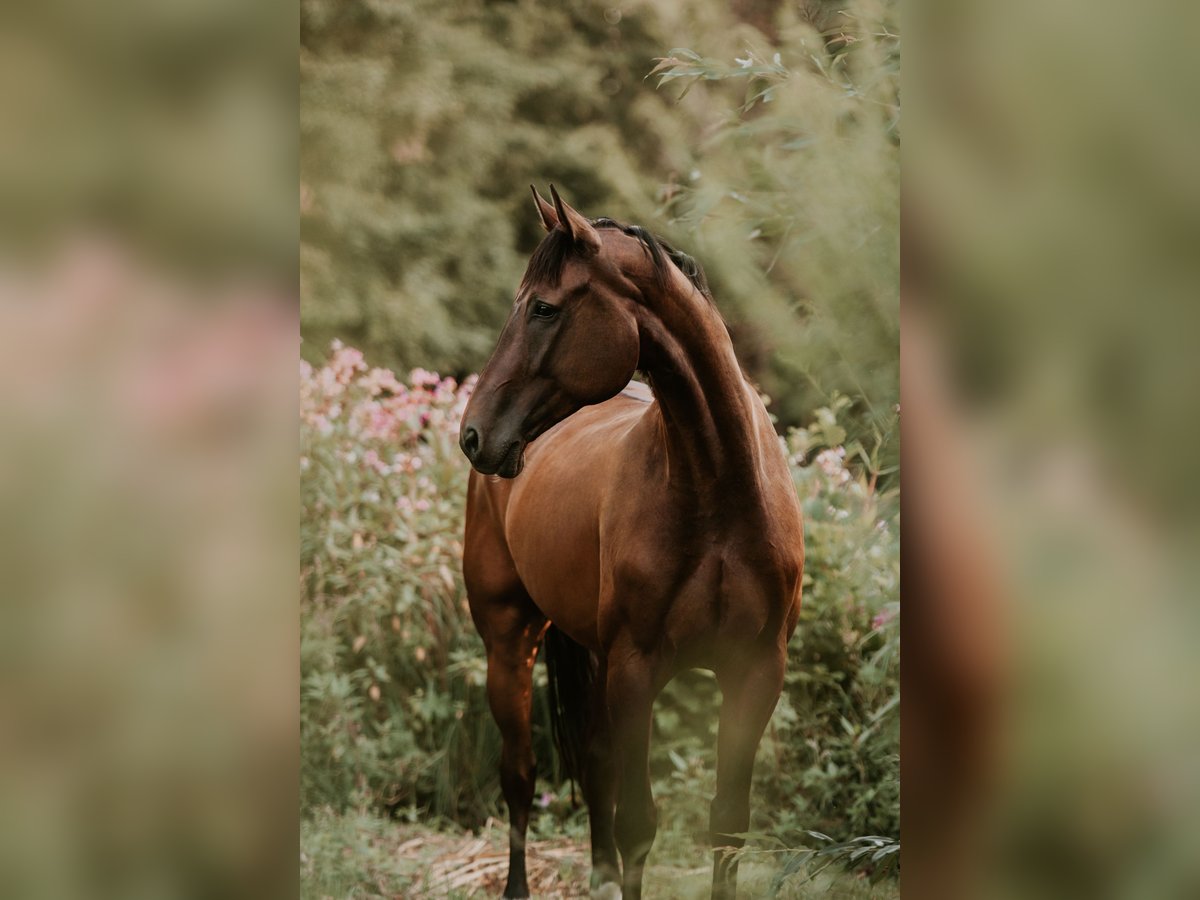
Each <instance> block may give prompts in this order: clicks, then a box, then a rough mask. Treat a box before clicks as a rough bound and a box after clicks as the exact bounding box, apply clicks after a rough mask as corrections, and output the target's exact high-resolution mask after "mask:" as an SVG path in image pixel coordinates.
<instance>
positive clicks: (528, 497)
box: [461, 187, 804, 900]
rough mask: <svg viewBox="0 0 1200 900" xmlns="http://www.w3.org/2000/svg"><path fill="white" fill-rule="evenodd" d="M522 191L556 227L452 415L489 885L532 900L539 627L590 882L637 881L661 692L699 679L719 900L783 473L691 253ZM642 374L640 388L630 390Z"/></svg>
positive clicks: (764, 639) (777, 605)
mask: <svg viewBox="0 0 1200 900" xmlns="http://www.w3.org/2000/svg"><path fill="white" fill-rule="evenodd" d="M533 195H534V199H535V201H536V203H537V209H538V214H539V216H540V217H541V221H542V225H543V226H544V227H545V229H546V231H547V232H549V233H548V234H547V236H546V237H545V238H544V239H543V241H542V243H541V244H540V245H539V246H538V248H537V250H536V251H535V252H534V254H533V256H532V257H531V259H530V261H529V265H528V269H527V270H526V273H525V277H524V279H523V281H522V283H521V286H520V288H519V289H518V291H517V296H516V301H515V302H514V304H513V308H512V311H511V313H510V314H509V317H508V321H507V323H506V324H505V326H504V330H503V331H502V332H501V334H500V340H499V343H498V345H497V347H496V350H495V352H494V353H493V354H492V358H491V360H490V361H489V362H488V364H487V366H486V367H485V368H484V370H483V373H482V374H481V375H480V378H479V383H478V385H477V386H476V388H475V393H474V395H473V396H472V398H471V402H470V404H469V405H468V407H467V410H466V413H465V414H464V416H463V424H462V430H461V445H462V449H463V452H464V453H466V455H467V457H468V458H469V459H470V460H471V464H472V466H473V467H474V469H475V471H474V472H472V473H471V480H470V487H469V493H468V497H467V523H466V542H465V549H464V553H463V574H464V577H465V581H466V586H467V592H468V595H469V598H470V605H471V613H472V616H473V618H474V620H475V625H476V627H477V628H478V629H479V633H480V635H482V637H483V641H484V645H485V646H486V648H487V658H488V680H487V690H488V700H489V702H490V704H491V709H492V713H493V715H494V716H495V718H496V722H497V723H498V725H499V726H500V731H501V734H502V736H503V752H502V756H501V762H500V777H501V784H502V787H503V791H504V798H505V801H506V802H507V804H508V810H509V820H510V825H511V828H510V832H509V839H510V860H509V873H508V885H507V888H506V889H505V893H504V896H505V897H526V896H528V887H527V884H526V877H525V831H526V826H527V824H528V822H529V810H530V805H531V803H532V800H533V790H534V758H533V751H532V745H531V738H530V699H531V692H532V670H533V664H534V659H535V657H536V655H537V650H538V646H539V643H540V642H541V641H542V639H543V636H545V647H546V656H547V662H548V665H549V666H550V671H551V687H552V689H553V692H554V693H555V694H556V695H557V696H556V697H555V698H554V700H553V702H554V709H555V712H556V713H557V717H556V721H555V730H556V737H557V738H558V743H559V746H560V750H562V751H563V755H564V757H565V759H564V762H566V763H567V764H568V767H569V768H570V767H571V766H574V767H576V769H577V771H578V775H579V779H580V783H581V786H582V789H583V795H584V799H585V800H586V802H587V805H588V815H589V820H590V824H591V837H592V867H593V871H592V889H593V896H600V897H616V896H623V897H624V898H626V900H630V898H636V897H640V896H641V889H642V870H643V867H644V864H645V860H646V856H647V854H648V853H649V851H650V846H651V844H652V843H653V841H654V835H655V832H656V830H657V819H658V815H657V811H656V809H655V805H654V800H653V798H652V796H651V793H650V776H649V768H648V763H647V758H648V753H649V744H650V730H651V715H652V707H653V704H654V699H655V697H656V696H657V695H658V693H659V691H660V690H661V689H662V687H663V686H664V685H665V684H666V683H667V682H668V681H670V680H671V678H672V677H673V676H674V675H675V674H676V673H678V672H679V671H681V670H683V669H688V668H706V669H711V670H712V671H713V672H714V673H715V674H716V677H717V681H718V684H719V685H720V688H721V692H722V695H723V701H722V704H721V712H720V732H719V737H718V743H717V748H718V753H717V793H716V796H715V797H714V798H713V801H712V805H711V818H710V826H711V830H712V834H713V840H714V847H715V852H714V871H713V896H714V897H719V898H733V897H734V896H735V894H736V890H737V864H736V861H735V860H733V859H730V858H729V857H728V854H727V852H726V850H727V849H728V848H731V847H737V846H740V845H741V843H742V842H741V840H740V839H738V838H737V837H736V836H735V835H737V834H738V833H740V832H744V831H746V830H747V828H748V827H749V821H750V777H751V770H752V768H753V765H754V756H755V753H756V751H757V749H758V744H759V741H760V739H761V737H762V733H763V730H764V728H765V727H766V725H767V721H768V719H770V717H771V713H772V711H773V710H774V708H775V704H776V701H777V700H778V698H779V693H780V690H781V687H782V683H783V673H784V665H785V661H786V647H787V642H788V638H789V637H790V636H791V634H792V632H793V630H794V629H795V626H796V619H797V616H798V615H799V609H800V579H801V570H802V567H803V562H804V549H803V543H804V540H803V531H802V527H801V521H800V508H799V504H798V502H797V500H796V493H795V489H794V487H793V484H792V480H791V476H790V474H789V471H788V467H787V462H786V460H785V458H784V454H783V451H782V449H781V447H780V443H779V439H778V438H777V436H776V435H775V432H774V430H773V429H772V427H771V422H770V419H769V418H768V416H767V411H766V408H765V407H764V406H763V403H762V401H761V400H760V399H759V396H758V394H757V392H756V391H755V390H754V389H753V387H752V386H751V385H750V384H749V383H748V382H747V380H746V378H745V377H744V376H743V374H742V371H741V368H740V367H739V366H738V362H737V359H736V357H735V356H734V352H733V346H732V344H731V342H730V339H729V333H728V331H727V329H726V327H725V323H724V321H723V320H722V318H721V316H720V314H719V313H718V312H717V310H716V307H715V306H714V305H713V303H712V299H711V297H710V295H709V292H708V288H707V285H706V284H705V281H704V275H703V273H702V272H701V271H700V268H699V267H698V266H697V265H696V264H695V262H694V261H692V260H691V259H690V258H688V257H687V256H685V255H684V254H682V253H679V252H678V251H675V250H673V249H672V248H670V247H669V246H667V245H666V244H665V243H663V242H662V241H661V240H659V239H657V238H655V237H653V236H652V235H650V234H649V233H647V232H645V231H643V230H642V229H640V228H635V227H631V226H624V225H619V224H618V223H616V222H613V221H611V220H608V219H597V220H594V221H591V220H588V219H586V218H585V217H583V216H582V215H580V214H579V213H578V212H576V211H575V210H574V209H572V208H571V207H570V206H568V205H567V204H566V203H564V202H563V201H562V199H561V198H560V197H559V196H558V193H557V191H555V190H554V188H553V187H551V195H552V197H553V200H554V203H553V205H551V204H550V203H547V202H546V201H545V200H544V199H542V198H541V197H540V196H539V195H538V193H537V191H536V190H535V191H534V192H533ZM637 371H641V372H643V373H644V374H645V376H646V377H647V379H648V380H649V382H650V385H651V390H652V391H653V395H652V396H651V391H650V390H647V389H646V388H645V387H644V386H642V385H639V384H630V379H631V378H632V376H633V375H634V373H635V372H637ZM539 436H540V437H539ZM535 438H537V442H536V443H534V439H535ZM495 476H499V477H495ZM518 476H519V477H518ZM618 851H620V860H621V863H622V864H623V871H622V868H621V866H619V865H618V860H617V852H618ZM618 885H619V889H618Z"/></svg>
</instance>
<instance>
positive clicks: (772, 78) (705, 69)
mask: <svg viewBox="0 0 1200 900" xmlns="http://www.w3.org/2000/svg"><path fill="white" fill-rule="evenodd" d="M837 5H838V6H843V7H845V9H843V10H841V11H840V12H837V13H836V14H834V13H832V12H829V13H827V14H826V15H824V16H822V17H819V18H820V20H821V21H823V22H828V24H829V25H830V26H831V27H830V30H827V31H825V32H824V33H818V32H817V31H816V30H815V29H814V27H813V26H812V24H811V23H810V22H809V21H808V20H806V19H796V20H795V21H791V22H787V23H785V27H783V28H782V29H781V33H780V39H779V42H778V43H777V44H775V45H772V46H769V47H768V46H765V42H763V41H762V40H759V41H749V42H747V43H746V44H745V45H743V46H742V47H740V48H738V51H739V52H736V53H730V52H728V51H727V52H726V55H725V56H724V57H722V58H719V59H718V58H714V57H711V56H710V57H702V56H701V55H699V54H697V53H695V52H693V51H692V50H688V49H685V48H677V49H674V50H671V51H670V52H669V53H668V55H667V56H666V57H663V58H660V59H659V60H658V63H657V65H656V66H655V67H654V74H655V77H656V78H657V80H658V83H659V86H660V88H661V89H662V90H664V91H666V92H669V93H672V94H675V95H681V94H684V95H686V94H688V93H689V92H690V91H691V90H692V88H693V87H694V86H696V85H704V86H711V85H725V86H727V87H729V88H731V89H733V90H735V91H736V92H737V93H736V94H734V95H733V96H728V102H729V105H730V107H731V111H730V112H729V114H728V115H727V116H726V117H725V118H724V119H723V120H722V121H721V122H720V124H719V125H718V127H716V128H714V129H713V130H711V131H710V133H709V135H708V137H707V139H706V140H705V141H704V142H703V143H702V144H701V145H700V147H699V149H698V152H697V160H696V163H695V168H694V169H693V170H692V172H691V173H690V176H689V177H688V178H687V179H686V180H684V181H683V182H682V183H681V184H679V185H677V186H673V188H674V189H673V190H671V191H670V193H669V196H668V199H667V204H666V207H667V210H668V211H669V213H670V214H671V215H673V216H674V217H675V218H676V220H677V221H678V222H679V223H680V224H682V225H685V226H686V227H688V228H689V229H690V230H691V232H692V234H693V240H694V241H695V242H697V243H698V245H699V246H697V247H696V253H697V255H699V256H700V258H702V259H703V260H704V261H705V263H706V264H708V265H709V266H710V267H712V268H714V269H715V270H716V271H717V272H719V273H720V277H721V278H722V279H724V280H725V287H726V288H727V291H726V292H725V293H723V294H721V295H720V296H721V298H722V300H726V298H727V304H728V306H729V308H730V310H731V314H732V316H733V318H734V319H735V323H741V324H742V326H743V328H744V327H745V326H747V325H748V326H750V331H751V334H750V335H747V334H745V333H744V332H743V333H742V342H741V343H742V344H743V345H744V346H740V347H739V350H740V355H741V356H742V357H743V358H744V359H747V360H748V361H749V362H750V363H751V371H753V372H754V373H755V375H756V377H757V378H758V379H759V380H760V381H761V383H762V384H763V386H764V388H765V389H766V391H767V392H768V393H769V394H771V395H772V396H774V397H775V398H776V412H777V414H778V415H779V416H780V419H781V420H782V421H784V422H789V423H795V422H800V421H804V420H806V419H807V418H808V417H809V415H810V414H811V412H810V411H811V410H812V409H813V408H814V407H816V406H819V405H821V404H822V403H825V402H828V401H829V400H830V399H831V398H832V396H833V395H834V394H835V393H839V392H840V393H842V394H846V395H850V396H852V397H854V398H855V403H856V416H855V417H854V418H853V419H851V420H850V421H849V427H851V430H852V431H853V433H854V435H855V436H857V437H862V436H865V435H868V434H870V433H871V432H872V431H873V430H877V429H878V428H880V427H881V426H882V425H883V423H884V422H885V421H886V420H887V419H888V418H889V417H890V415H891V410H892V407H893V406H894V405H895V403H896V402H897V401H898V399H899V372H898V370H897V367H896V365H895V358H896V348H897V346H898V345H899V337H900V330H899V329H900V326H899V288H900V136H899V130H900V104H899V91H900V75H899V47H900V41H899V37H898V35H897V33H896V29H897V22H896V18H897V11H896V8H895V4H893V3H890V2H858V3H845V4H837ZM710 52H711V51H710ZM700 89H704V88H700ZM709 89H710V90H711V88H709ZM735 333H736V329H735ZM767 336H769V339H768V337H767ZM748 351H749V352H748ZM847 418H848V417H847Z"/></svg>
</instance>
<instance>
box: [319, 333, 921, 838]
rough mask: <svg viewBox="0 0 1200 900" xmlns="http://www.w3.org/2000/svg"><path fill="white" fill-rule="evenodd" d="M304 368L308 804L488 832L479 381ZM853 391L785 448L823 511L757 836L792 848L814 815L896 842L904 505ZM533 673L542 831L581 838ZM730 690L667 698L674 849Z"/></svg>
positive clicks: (691, 824) (344, 354) (660, 790)
mask: <svg viewBox="0 0 1200 900" xmlns="http://www.w3.org/2000/svg"><path fill="white" fill-rule="evenodd" d="M301 376H302V378H301V382H302V384H301V417H302V418H301V453H302V456H301V474H302V477H301V484H302V496H303V503H304V508H303V515H302V518H301V588H302V600H301V604H302V607H301V609H302V645H301V677H302V697H301V723H302V765H303V768H302V782H301V784H302V804H303V807H304V808H305V809H306V810H309V811H313V810H316V809H321V808H325V807H329V808H332V809H333V810H347V809H359V810H375V811H376V812H382V811H387V812H390V813H391V814H393V815H396V816H398V817H400V818H403V819H407V820H409V821H416V820H421V821H431V820H432V821H437V820H444V821H454V822H457V823H459V824H461V825H466V826H469V827H475V826H478V825H479V824H480V823H481V822H482V821H483V820H484V819H486V817H487V816H489V815H500V814H501V813H502V804H501V799H500V792H499V787H498V779H497V760H498V733H497V731H496V728H495V725H494V724H493V723H492V720H491V716H490V714H489V712H488V709H487V703H486V698H485V696H484V689H483V685H484V676H485V663H484V658H483V652H482V646H481V642H480V640H479V638H478V636H477V635H476V633H475V630H474V627H473V625H472V623H471V621H470V616H469V615H468V612H467V607H466V602H465V596H464V593H463V588H462V582H461V576H460V574H459V567H460V560H461V553H462V546H461V540H460V537H459V536H460V535H461V533H462V515H463V500H464V497H465V488H466V475H467V466H466V463H465V461H464V460H463V459H462V457H461V454H460V453H459V451H458V448H457V444H456V439H457V425H458V421H459V418H460V416H461V412H462V408H463V406H464V405H465V403H466V399H467V396H468V394H469V391H470V387H471V383H470V381H468V382H467V383H466V384H465V385H462V386H460V385H457V384H455V383H454V382H452V381H450V380H449V379H440V378H439V377H438V376H436V375H433V374H431V373H429V372H426V371H424V370H416V371H414V372H413V374H412V377H411V379H410V383H409V384H401V383H400V382H399V381H397V380H396V379H395V378H394V376H392V374H391V373H390V372H388V371H386V370H383V369H371V370H368V368H367V367H366V365H365V363H364V362H363V359H362V356H361V354H359V353H358V352H357V351H356V350H352V349H349V348H346V347H341V346H337V347H335V349H334V352H333V354H332V356H331V359H330V362H329V363H328V365H326V366H325V367H322V368H320V369H312V368H311V367H309V366H308V365H307V364H302V372H301ZM845 405H846V402H845V401H844V400H840V399H839V400H837V401H836V402H835V403H834V405H833V406H831V407H830V408H823V409H821V410H819V411H818V414H817V418H816V421H815V422H814V424H813V425H812V426H811V427H810V428H808V429H806V430H799V429H798V430H794V431H793V432H792V433H791V435H790V436H789V439H788V442H787V447H788V452H789V454H790V459H791V462H792V470H793V474H794V477H795V482H796V489H797V492H798V494H799V496H800V498H801V500H802V503H803V507H804V514H805V518H806V553H807V561H806V576H805V593H804V604H803V608H802V615H801V621H800V626H799V628H798V629H797V633H796V635H795V638H794V639H793V642H792V645H791V648H790V664H789V668H788V674H787V680H786V685H785V691H784V696H783V698H782V699H781V701H780V704H779V706H778V708H777V710H776V713H775V716H774V718H773V720H772V722H771V725H770V727H769V729H768V732H767V736H766V738H765V739H764V742H763V745H762V748H761V749H760V751H759V757H758V766H757V770H756V781H755V792H756V793H755V800H754V810H755V812H754V820H753V822H752V828H754V829H755V831H756V832H761V833H763V834H770V835H773V836H774V837H775V839H783V840H785V841H788V842H789V843H788V846H796V845H797V842H799V841H800V839H801V838H802V837H803V835H804V833H805V832H806V831H807V830H813V829H819V830H820V831H822V832H828V833H832V834H837V835H859V834H875V835H890V836H893V837H894V836H895V835H897V834H898V826H899V821H898V817H899V782H898V760H899V757H898V753H899V714H898V713H899V710H898V699H899V693H898V692H899V680H898V670H899V629H898V620H897V612H898V596H899V540H898V524H899V523H898V515H899V509H898V508H899V504H898V500H897V497H896V495H895V493H894V492H889V493H883V494H881V493H880V492H879V491H877V490H876V487H875V480H876V479H875V474H874V473H873V472H871V471H870V469H869V468H867V467H865V466H864V465H862V463H861V461H860V462H859V463H857V464H854V465H852V466H850V467H847V464H846V463H847V458H848V457H850V458H854V457H855V456H856V454H855V452H854V451H850V452H848V451H847V450H846V448H845V447H844V446H842V445H840V444H837V443H836V442H834V440H833V439H836V438H839V437H841V436H843V432H842V430H841V426H840V424H839V421H838V416H839V413H840V412H844V410H845ZM870 458H871V454H867V453H863V454H861V456H860V460H861V459H870ZM536 673H537V690H536V691H535V696H536V701H535V704H536V705H535V720H536V727H535V741H536V752H537V756H538V759H539V766H540V770H539V771H540V774H541V776H542V777H543V779H544V783H545V787H544V788H543V789H540V790H539V799H538V801H537V805H536V807H535V811H534V812H535V815H534V822H533V828H534V833H535V834H538V833H543V834H561V833H563V832H564V831H565V832H568V833H573V834H576V835H578V836H580V837H582V836H584V835H585V834H586V829H585V823H584V821H583V815H582V810H578V809H572V806H571V803H570V799H569V798H570V789H569V787H568V786H567V785H565V784H564V783H563V781H562V779H561V778H560V777H559V775H558V773H557V771H556V768H555V762H554V755H553V751H552V749H551V742H550V740H549V729H548V727H547V719H546V710H545V706H544V703H545V696H544V695H545V691H544V683H545V675H544V669H543V667H541V666H539V667H538V668H537V670H536ZM718 702H719V697H718V693H717V690H716V685H715V682H714V680H713V678H712V676H711V675H710V674H708V673H703V672H694V673H686V674H685V675H683V676H681V677H680V678H679V679H677V680H676V681H675V682H674V683H673V684H672V685H670V686H669V687H668V689H667V690H666V691H665V692H664V694H663V696H662V698H661V699H660V701H659V703H658V706H657V707H656V716H655V734H654V751H653V757H652V766H653V774H654V779H655V791H656V795H657V796H658V798H659V799H660V801H661V803H662V805H663V807H664V816H663V824H664V832H663V834H662V838H661V841H660V845H661V846H660V851H661V852H662V853H664V854H667V855H668V856H670V855H671V854H674V853H676V852H679V853H685V852H694V850H695V846H696V841H695V835H696V834H698V833H703V832H705V831H706V830H707V827H708V802H709V799H710V798H711V796H712V793H713V770H714V762H715V737H716V734H715V726H716V711H717V708H718ZM685 848H686V849H685ZM826 849H828V848H826ZM832 857H833V854H831V853H826V854H825V855H824V856H820V857H819V858H820V860H822V861H826V862H827V861H829V860H830V859H831V858H832ZM855 861H856V862H857V861H858V860H855Z"/></svg>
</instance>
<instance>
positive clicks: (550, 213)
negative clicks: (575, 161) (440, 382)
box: [459, 186, 639, 478]
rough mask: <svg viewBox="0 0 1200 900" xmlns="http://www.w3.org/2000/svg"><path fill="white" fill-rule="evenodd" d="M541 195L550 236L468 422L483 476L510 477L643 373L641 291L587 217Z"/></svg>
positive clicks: (474, 461)
mask: <svg viewBox="0 0 1200 900" xmlns="http://www.w3.org/2000/svg"><path fill="white" fill-rule="evenodd" d="M550 193H551V196H552V197H553V199H554V203H553V205H551V204H550V203H547V202H546V201H545V200H544V199H542V198H541V197H540V196H539V195H538V193H537V191H536V190H534V191H533V197H534V200H535V202H536V204H537V210H538V215H539V217H540V218H541V221H542V226H543V227H544V228H545V229H546V231H547V232H548V234H547V235H546V237H545V238H544V239H543V240H542V243H541V244H540V245H539V246H538V248H537V250H535V251H534V253H533V256H532V257H531V258H530V260H529V266H528V268H527V269H526V271H525V277H524V279H522V281H521V286H520V288H519V289H518V290H517V296H516V300H515V302H514V303H513V307H512V311H511V312H510V313H509V316H508V321H507V322H506V323H505V325H504V330H503V331H502V332H501V333H500V340H499V342H498V343H497V345H496V349H495V351H493V353H492V358H491V359H490V360H489V361H488V364H487V365H486V366H485V367H484V369H483V372H482V373H481V374H480V376H479V382H478V383H477V384H476V386H475V392H474V394H473V395H472V397H471V402H470V403H469V404H468V405H467V409H466V412H465V413H464V414H463V421H462V430H461V433H460V438H459V444H460V446H461V447H462V450H463V453H465V454H466V455H467V458H468V459H470V460H471V465H473V466H474V467H475V469H476V470H478V471H479V472H481V473H483V474H485V475H491V474H499V475H501V476H503V477H505V478H512V477H513V476H514V475H516V474H517V473H518V472H520V471H521V467H522V465H523V457H524V450H525V445H526V444H528V443H529V442H530V441H532V440H533V439H534V438H536V437H537V436H538V435H539V434H541V433H542V432H544V431H546V430H547V429H548V428H550V427H551V426H553V425H556V424H558V423H559V422H561V421H562V420H563V419H565V418H566V417H567V416H569V415H571V414H572V413H573V412H575V411H576V410H578V409H580V408H581V407H583V406H587V405H589V404H592V403H600V402H601V401H604V400H607V399H608V398H610V397H612V396H615V395H616V394H617V393H618V392H619V391H620V390H621V389H622V388H623V387H625V385H626V384H627V383H628V382H629V379H630V378H631V377H632V376H633V373H634V371H635V370H636V368H637V365H638V355H639V346H638V344H639V338H638V322H637V317H636V311H635V306H634V303H633V298H634V297H636V296H637V288H636V287H635V285H634V283H633V281H631V280H630V278H629V276H628V275H627V274H625V271H624V270H623V267H622V266H621V265H620V264H619V259H618V256H619V255H620V254H621V252H622V249H621V248H619V247H617V246H616V245H617V242H616V241H615V240H612V241H607V242H606V241H602V240H601V237H600V232H599V231H598V230H597V229H596V227H595V226H594V225H593V224H592V223H591V222H589V221H588V220H587V219H586V218H584V217H583V216H582V215H580V214H579V213H578V212H576V211H575V210H574V209H572V208H571V207H570V206H568V205H567V204H566V203H564V202H563V200H562V198H561V197H559V196H558V192H557V191H556V190H554V188H553V186H551V188H550Z"/></svg>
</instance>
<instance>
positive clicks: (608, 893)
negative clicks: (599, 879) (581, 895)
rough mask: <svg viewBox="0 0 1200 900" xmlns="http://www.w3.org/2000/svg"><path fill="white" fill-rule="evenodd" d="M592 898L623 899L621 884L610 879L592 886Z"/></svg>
mask: <svg viewBox="0 0 1200 900" xmlns="http://www.w3.org/2000/svg"><path fill="white" fill-rule="evenodd" d="M592 900H621V886H620V885H619V884H617V883H616V882H615V881H609V882H607V883H605V884H602V885H600V887H598V888H592Z"/></svg>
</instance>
